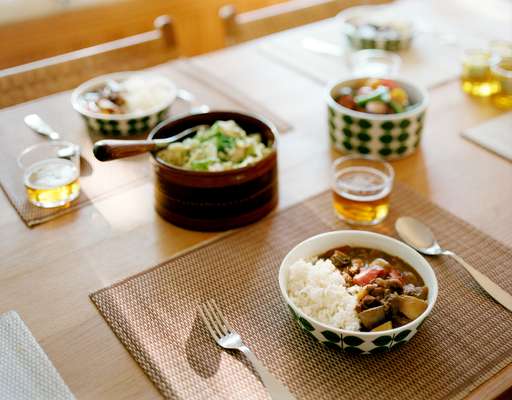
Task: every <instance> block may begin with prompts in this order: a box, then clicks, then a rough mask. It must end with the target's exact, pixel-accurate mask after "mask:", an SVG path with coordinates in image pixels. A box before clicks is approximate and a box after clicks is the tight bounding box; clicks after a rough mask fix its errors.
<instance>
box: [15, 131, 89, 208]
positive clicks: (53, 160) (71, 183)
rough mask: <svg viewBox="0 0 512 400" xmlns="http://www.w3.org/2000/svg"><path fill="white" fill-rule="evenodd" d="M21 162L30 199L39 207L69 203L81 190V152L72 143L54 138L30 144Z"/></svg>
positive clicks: (20, 159)
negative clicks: (49, 140)
mask: <svg viewBox="0 0 512 400" xmlns="http://www.w3.org/2000/svg"><path fill="white" fill-rule="evenodd" d="M70 150H71V151H70ZM18 164H19V166H20V167H21V169H22V171H23V184H24V185H25V190H26V193H27V197H28V200H29V201H30V202H31V203H32V204H34V205H35V206H37V207H43V208H54V207H62V206H67V205H68V204H69V203H70V202H71V201H73V200H74V199H76V198H77V197H78V195H79V194H80V181H79V176H80V152H79V150H78V147H77V146H76V145H75V144H73V143H69V142H65V141H51V142H46V143H41V144H36V145H34V146H31V147H28V148H27V149H25V150H24V151H23V152H22V153H21V155H20V156H19V158H18Z"/></svg>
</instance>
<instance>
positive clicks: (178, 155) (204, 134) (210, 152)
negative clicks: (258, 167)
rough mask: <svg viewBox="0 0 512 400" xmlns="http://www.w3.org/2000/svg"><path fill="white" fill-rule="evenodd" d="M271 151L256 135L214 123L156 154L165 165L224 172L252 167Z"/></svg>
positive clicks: (230, 124) (232, 124) (235, 126)
mask: <svg viewBox="0 0 512 400" xmlns="http://www.w3.org/2000/svg"><path fill="white" fill-rule="evenodd" d="M270 152H271V149H270V148H269V147H267V146H265V144H264V143H262V141H261V135H260V134H259V133H252V134H247V132H245V131H244V130H243V129H242V128H241V127H240V126H238V124H237V123H236V122H235V121H232V120H229V121H217V122H215V123H214V124H213V125H212V126H210V127H209V128H202V129H200V130H199V131H198V132H197V133H196V134H195V135H194V136H193V137H191V138H187V139H185V140H183V141H182V142H176V143H171V144H170V145H169V146H167V148H165V149H163V150H160V151H159V152H158V153H157V158H158V159H159V160H161V161H163V162H164V163H166V164H170V165H173V166H177V167H181V168H185V169H189V170H193V171H210V172H216V171H227V170H230V169H236V168H242V167H246V166H248V165H252V164H254V163H256V162H258V161H259V160H261V159H262V158H264V157H265V156H267V155H268V154H269V153H270Z"/></svg>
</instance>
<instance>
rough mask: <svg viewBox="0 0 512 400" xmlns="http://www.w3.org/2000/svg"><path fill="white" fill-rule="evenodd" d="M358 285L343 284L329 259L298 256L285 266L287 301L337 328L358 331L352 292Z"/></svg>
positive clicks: (340, 275) (355, 291) (355, 290)
mask: <svg viewBox="0 0 512 400" xmlns="http://www.w3.org/2000/svg"><path fill="white" fill-rule="evenodd" d="M359 289H360V287H359V286H352V287H350V288H347V287H346V285H345V279H343V276H342V274H341V273H340V271H339V270H338V269H337V268H336V267H335V266H334V265H333V263H332V262H331V261H330V260H322V259H320V260H317V261H315V263H312V262H308V261H305V260H302V259H301V260H299V261H297V262H295V263H294V264H293V265H291V266H290V267H289V269H288V282H287V290H288V296H289V297H290V299H291V301H292V302H293V303H294V304H295V305H296V306H297V307H298V308H300V309H301V311H302V312H304V313H305V314H306V315H308V316H310V317H312V318H314V319H315V320H317V321H320V322H323V323H324V324H326V325H329V326H332V327H334V328H339V329H347V330H351V331H358V330H359V328H360V325H359V318H358V317H357V313H356V311H355V307H356V304H357V299H356V297H355V295H356V294H357V291H358V290H359Z"/></svg>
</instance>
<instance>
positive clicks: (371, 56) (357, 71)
mask: <svg viewBox="0 0 512 400" xmlns="http://www.w3.org/2000/svg"><path fill="white" fill-rule="evenodd" d="M401 65H402V59H401V57H400V56H399V55H398V54H395V53H391V52H390V51H385V50H373V49H368V50H359V51H356V52H355V53H352V54H351V55H350V58H349V67H350V70H351V71H352V74H353V75H354V76H365V77H388V76H395V75H397V74H398V72H399V70H400V66H401Z"/></svg>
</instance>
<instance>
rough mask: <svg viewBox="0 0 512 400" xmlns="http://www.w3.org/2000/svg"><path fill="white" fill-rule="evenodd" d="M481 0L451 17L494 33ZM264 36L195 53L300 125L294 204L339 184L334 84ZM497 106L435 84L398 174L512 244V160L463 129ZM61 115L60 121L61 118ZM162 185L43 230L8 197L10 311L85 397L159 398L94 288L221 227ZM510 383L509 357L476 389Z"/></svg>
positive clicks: (291, 162)
mask: <svg viewBox="0 0 512 400" xmlns="http://www.w3.org/2000/svg"><path fill="white" fill-rule="evenodd" d="M493 1H494V3H496V4H498V3H499V4H505V3H504V1H503V0H492V1H491V3H493ZM494 3H493V4H494ZM475 4H476V2H474V1H471V2H470V1H467V2H463V1H461V0H459V1H454V2H453V4H452V5H451V7H452V8H450V12H449V13H446V15H443V17H446V16H447V17H450V16H452V17H453V18H454V21H455V22H454V23H464V24H466V26H468V28H469V27H471V26H472V25H471V24H470V23H469V22H468V21H467V20H465V21H464V22H460V21H459V22H457V21H456V18H457V16H458V15H462V14H464V15H469V16H473V18H474V21H475V24H474V25H475V26H476V25H477V27H475V29H477V31H476V32H477V33H478V34H481V32H482V31H485V32H486V33H488V34H489V36H492V32H493V31H492V29H493V26H494V25H495V24H498V23H500V24H502V23H503V22H502V20H501V18H502V15H501V14H500V13H494V14H492V13H490V12H488V13H483V14H482V15H479V16H478V21H482V22H481V23H478V24H477V23H476V20H477V14H478V12H479V11H478V10H475V9H473V8H472V7H474V6H475ZM456 11H460V12H459V13H457V12H456ZM503 31H504V30H503ZM284 34H286V33H284ZM261 40H266V39H261ZM257 45H258V42H255V43H248V44H245V45H242V46H238V47H234V48H230V49H226V50H223V51H220V52H217V53H212V54H208V55H205V56H201V57H198V58H196V59H195V61H197V62H198V63H200V64H201V65H203V66H204V67H207V68H209V69H210V70H211V71H214V72H215V74H217V75H218V76H219V77H220V78H223V79H228V80H229V81H230V82H231V83H232V84H233V85H234V86H236V87H237V88H238V89H240V90H242V91H243V92H245V93H250V95H251V96H252V97H253V98H255V99H256V100H258V101H260V102H262V103H265V104H266V105H267V106H268V107H269V108H271V109H272V110H273V111H274V112H275V113H278V114H279V115H281V116H282V117H283V118H284V119H286V120H287V121H288V122H290V123H291V124H292V125H293V130H292V131H289V132H287V133H284V134H283V135H282V137H281V143H280V148H279V157H280V159H279V164H280V165H279V167H280V176H279V179H280V204H279V207H280V208H283V207H287V206H289V205H291V204H294V203H297V202H300V201H302V200H304V199H305V198H307V197H309V196H311V195H313V194H316V193H318V192H320V191H322V190H325V189H326V188H327V187H328V171H329V164H330V163H331V161H332V159H333V158H334V157H336V154H335V153H334V152H333V151H331V150H330V148H329V144H328V140H327V122H326V107H325V104H324V100H323V92H324V88H323V87H322V86H321V85H320V84H318V83H316V82H314V81H312V80H310V79H308V78H307V77H305V76H301V75H300V74H299V73H298V72H295V71H293V70H291V69H290V68H288V67H287V66H285V65H281V64H279V63H278V62H275V61H273V60H270V59H269V58H267V57H266V56H265V55H264V54H263V53H261V52H259V51H258V50H257ZM35 104H36V105H37V106H38V108H39V109H40V110H53V111H54V112H56V111H59V114H61V115H62V118H66V113H70V112H72V110H71V107H70V105H69V104H68V102H67V96H52V97H48V98H44V99H41V100H38V101H37V102H36V103H35ZM32 105H34V103H33V104H32ZM24 107H25V106H24V105H20V106H17V108H16V109H15V112H19V114H20V116H22V115H24ZM60 111H62V112H60ZM2 112H12V110H6V111H0V121H1V119H2V118H1V116H2ZM497 115H499V111H497V110H496V109H494V108H492V107H491V106H490V105H489V104H487V103H486V102H483V101H475V100H473V99H471V98H468V97H467V96H466V95H464V94H463V93H462V92H461V90H460V88H459V83H458V82H456V81H453V82H449V83H446V84H444V85H442V86H439V87H436V88H435V89H433V90H431V91H430V106H429V109H428V114H427V120H426V124H425V130H426V131H425V132H424V137H423V142H422V145H421V146H420V148H419V150H418V152H417V153H416V154H415V155H413V156H411V157H408V158H406V159H404V160H400V161H396V162H393V166H394V167H395V170H396V173H397V179H399V180H400V181H402V182H406V183H408V184H409V185H410V186H412V187H413V188H414V189H416V190H417V191H418V192H420V193H421V194H423V195H424V196H426V197H428V198H429V199H431V200H432V201H434V202H436V203H437V204H439V205H441V206H442V207H444V208H446V209H448V210H449V211H451V212H452V213H454V214H455V215H457V216H459V217H460V218H462V219H464V220H466V221H467V222H469V223H471V224H473V225H475V226H477V227H478V228H480V229H481V230H483V231H484V232H486V233H487V234H489V235H491V236H492V237H494V238H496V239H498V240H501V241H503V242H504V243H505V244H507V245H509V246H512V231H511V229H510V227H511V226H512V207H511V206H510V204H511V201H512V184H511V183H512V165H511V163H510V162H508V161H506V160H504V159H501V158H499V157H498V156H495V155H494V154H491V153H489V152H487V151H486V150H484V149H482V148H480V147H478V146H476V145H474V144H472V143H470V142H468V141H466V140H464V139H462V138H461V137H460V132H461V131H462V130H463V129H465V128H469V127H473V126H476V125H478V124H480V123H482V122H483V121H486V120H488V119H490V118H492V117H494V116H497ZM54 125H55V128H56V129H57V130H58V128H59V126H58V123H54ZM14 135H15V132H13V138H14ZM13 140H14V139H13ZM141 162H145V161H144V159H142V160H141ZM152 190H153V186H152V183H151V182H149V181H148V182H146V183H144V184H141V185H139V186H136V187H134V188H131V189H127V190H125V191H123V192H120V193H119V194H117V195H113V196H111V197H108V198H105V199H103V200H101V201H95V202H94V204H92V205H91V206H88V207H85V208H82V209H81V210H79V211H77V212H74V213H71V214H68V215H66V216H64V217H61V218H59V219H56V220H54V221H51V222H49V223H45V224H43V225H40V226H38V227H36V228H34V229H29V228H27V227H26V226H25V225H24V224H23V222H22V221H21V220H20V219H19V217H18V215H17V214H16V212H15V211H14V209H13V208H12V207H11V205H10V204H9V202H8V201H7V199H6V198H5V196H4V195H0V255H1V258H0V313H2V312H5V311H8V310H16V311H17V312H18V313H19V314H20V315H21V317H22V318H23V319H24V321H25V322H26V324H27V325H28V327H29V328H30V330H31V331H32V333H33V335H34V336H35V337H36V339H37V340H38V341H39V343H40V344H41V345H42V347H43V348H44V350H45V351H46V352H47V353H48V355H49V357H50V359H51V360H52V361H53V363H54V364H55V366H56V368H57V369H58V370H59V371H60V373H61V375H62V377H63V378H64V380H65V381H66V383H67V384H68V385H69V387H70V389H71V391H72V392H73V393H74V394H75V395H76V397H77V398H78V399H157V398H160V397H159V394H158V392H157V390H156V389H155V388H154V386H153V385H152V384H151V382H150V381H149V380H148V379H147V378H146V377H145V375H144V373H143V372H142V370H141V369H140V368H139V367H138V365H137V364H136V363H135V361H134V360H133V359H132V358H131V357H130V355H129V354H128V352H127V351H126V350H125V349H124V347H123V346H122V345H121V343H120V342H119V341H118V340H117V339H116V337H115V336H114V334H113V333H112V331H111V330H110V328H109V327H108V325H107V324H106V323H105V322H104V320H103V319H102V317H101V316H100V314H99V313H98V312H97V310H96V309H95V307H94V306H93V304H92V303H91V302H90V301H89V298H88V295H89V293H91V292H93V291H95V290H98V289H100V288H102V287H105V286H107V285H109V284H111V283H113V282H115V281H118V280H120V279H122V278H125V277H128V276H130V275H133V274H135V273H137V272H140V271H143V270H144V269H146V268H148V267H151V266H153V265H154V264H156V263H160V262H162V261H164V260H166V259H168V258H170V257H171V256H173V255H175V254H176V253H178V252H180V251H182V250H184V249H186V248H188V247H190V246H193V245H197V244H198V243H200V242H202V241H204V240H207V239H210V238H212V237H213V236H214V234H209V233H198V232H190V231H186V230H183V229H180V228H177V227H175V226H172V225H170V224H169V223H166V222H165V221H163V220H162V219H160V218H159V217H158V216H157V215H156V213H155V212H154V210H153V199H152V195H153V193H152ZM511 386H512V366H509V367H507V368H505V369H504V370H503V371H501V373H499V374H498V375H497V376H495V377H494V378H493V379H491V380H490V381H488V382H487V383H485V384H484V385H482V386H480V387H479V388H478V389H476V390H475V391H474V392H473V393H472V394H471V395H470V396H469V397H468V398H469V399H473V400H474V399H491V398H494V397H496V396H497V395H499V394H500V393H502V392H503V391H504V390H505V389H507V388H508V387H511Z"/></svg>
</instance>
